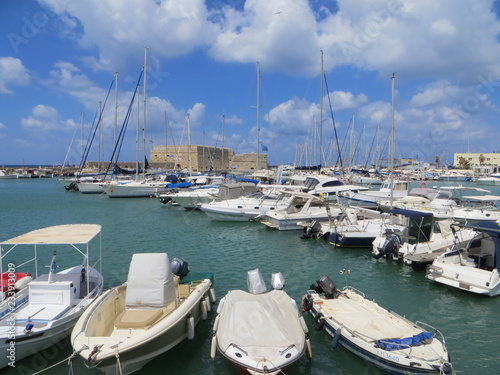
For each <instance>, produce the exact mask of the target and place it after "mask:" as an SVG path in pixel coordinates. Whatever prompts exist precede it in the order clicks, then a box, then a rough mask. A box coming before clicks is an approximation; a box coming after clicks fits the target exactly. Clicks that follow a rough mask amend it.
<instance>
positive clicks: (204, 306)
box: [200, 298, 208, 321]
mask: <svg viewBox="0 0 500 375" xmlns="http://www.w3.org/2000/svg"><path fill="white" fill-rule="evenodd" d="M207 306H208V303H207V300H206V298H203V299H202V300H201V302H200V310H201V320H203V321H205V320H207V317H208V307H207Z"/></svg>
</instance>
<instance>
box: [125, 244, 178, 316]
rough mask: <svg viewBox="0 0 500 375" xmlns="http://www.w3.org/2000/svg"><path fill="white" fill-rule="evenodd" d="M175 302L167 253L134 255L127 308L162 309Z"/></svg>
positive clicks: (131, 264)
mask: <svg viewBox="0 0 500 375" xmlns="http://www.w3.org/2000/svg"><path fill="white" fill-rule="evenodd" d="M174 300H175V285H174V277H173V274H172V269H171V267H170V262H169V260H168V255H167V253H144V254H134V255H133V256H132V261H131V262H130V268H129V271H128V279H127V292H126V295H125V305H126V307H127V308H134V307H135V308H162V307H165V306H166V305H168V304H169V303H170V302H172V301H174Z"/></svg>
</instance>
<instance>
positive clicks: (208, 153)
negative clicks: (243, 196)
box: [149, 145, 267, 171]
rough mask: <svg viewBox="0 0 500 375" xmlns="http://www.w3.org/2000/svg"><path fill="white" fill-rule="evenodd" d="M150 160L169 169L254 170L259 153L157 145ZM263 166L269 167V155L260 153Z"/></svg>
mask: <svg viewBox="0 0 500 375" xmlns="http://www.w3.org/2000/svg"><path fill="white" fill-rule="evenodd" d="M149 162H150V165H151V166H154V167H163V168H167V169H186V168H187V169H189V166H191V169H192V170H193V171H209V170H214V171H224V170H231V169H239V170H252V169H255V168H256V165H257V154H256V153H251V154H240V155H236V154H235V153H234V151H233V150H232V149H231V148H228V147H223V148H221V147H209V146H200V145H191V146H189V145H182V146H174V145H172V146H155V147H154V148H153V149H152V150H151V154H150V160H149ZM263 168H267V155H266V154H259V169H263Z"/></svg>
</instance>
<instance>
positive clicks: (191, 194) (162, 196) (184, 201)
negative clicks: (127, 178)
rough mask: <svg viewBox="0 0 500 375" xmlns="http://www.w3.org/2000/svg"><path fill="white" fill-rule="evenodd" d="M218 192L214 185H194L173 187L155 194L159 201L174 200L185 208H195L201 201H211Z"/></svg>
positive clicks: (168, 201) (169, 201)
mask: <svg viewBox="0 0 500 375" xmlns="http://www.w3.org/2000/svg"><path fill="white" fill-rule="evenodd" d="M218 193H219V187H218V186H215V185H204V186H194V187H189V188H187V189H173V190H170V191H168V192H163V193H162V192H158V193H157V194H156V196H157V197H158V199H159V200H160V202H161V203H164V204H166V203H171V202H175V203H177V204H178V205H179V206H181V207H182V208H184V209H186V210H195V209H197V208H199V207H200V206H201V205H202V204H203V203H210V202H212V201H213V200H214V199H215V198H216V197H217V194H218Z"/></svg>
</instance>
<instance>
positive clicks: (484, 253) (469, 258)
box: [426, 221, 500, 296]
mask: <svg viewBox="0 0 500 375" xmlns="http://www.w3.org/2000/svg"><path fill="white" fill-rule="evenodd" d="M468 227H469V228H470V229H473V230H475V231H477V232H478V233H479V234H478V236H477V237H475V238H474V240H471V241H469V242H468V243H467V244H466V246H463V247H462V246H454V247H453V248H452V249H451V251H449V252H447V253H444V254H443V255H441V256H439V257H437V258H436V259H435V260H434V261H433V262H432V264H431V265H429V266H428V267H427V273H426V277H427V278H428V279H430V280H433V281H436V282H438V283H441V284H444V285H448V286H451V287H454V288H458V289H461V290H465V291H468V292H471V293H476V294H483V295H487V296H497V295H499V294H500V275H499V274H498V270H499V269H500V224H499V223H498V222H491V221H483V222H480V223H476V224H472V225H468Z"/></svg>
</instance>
